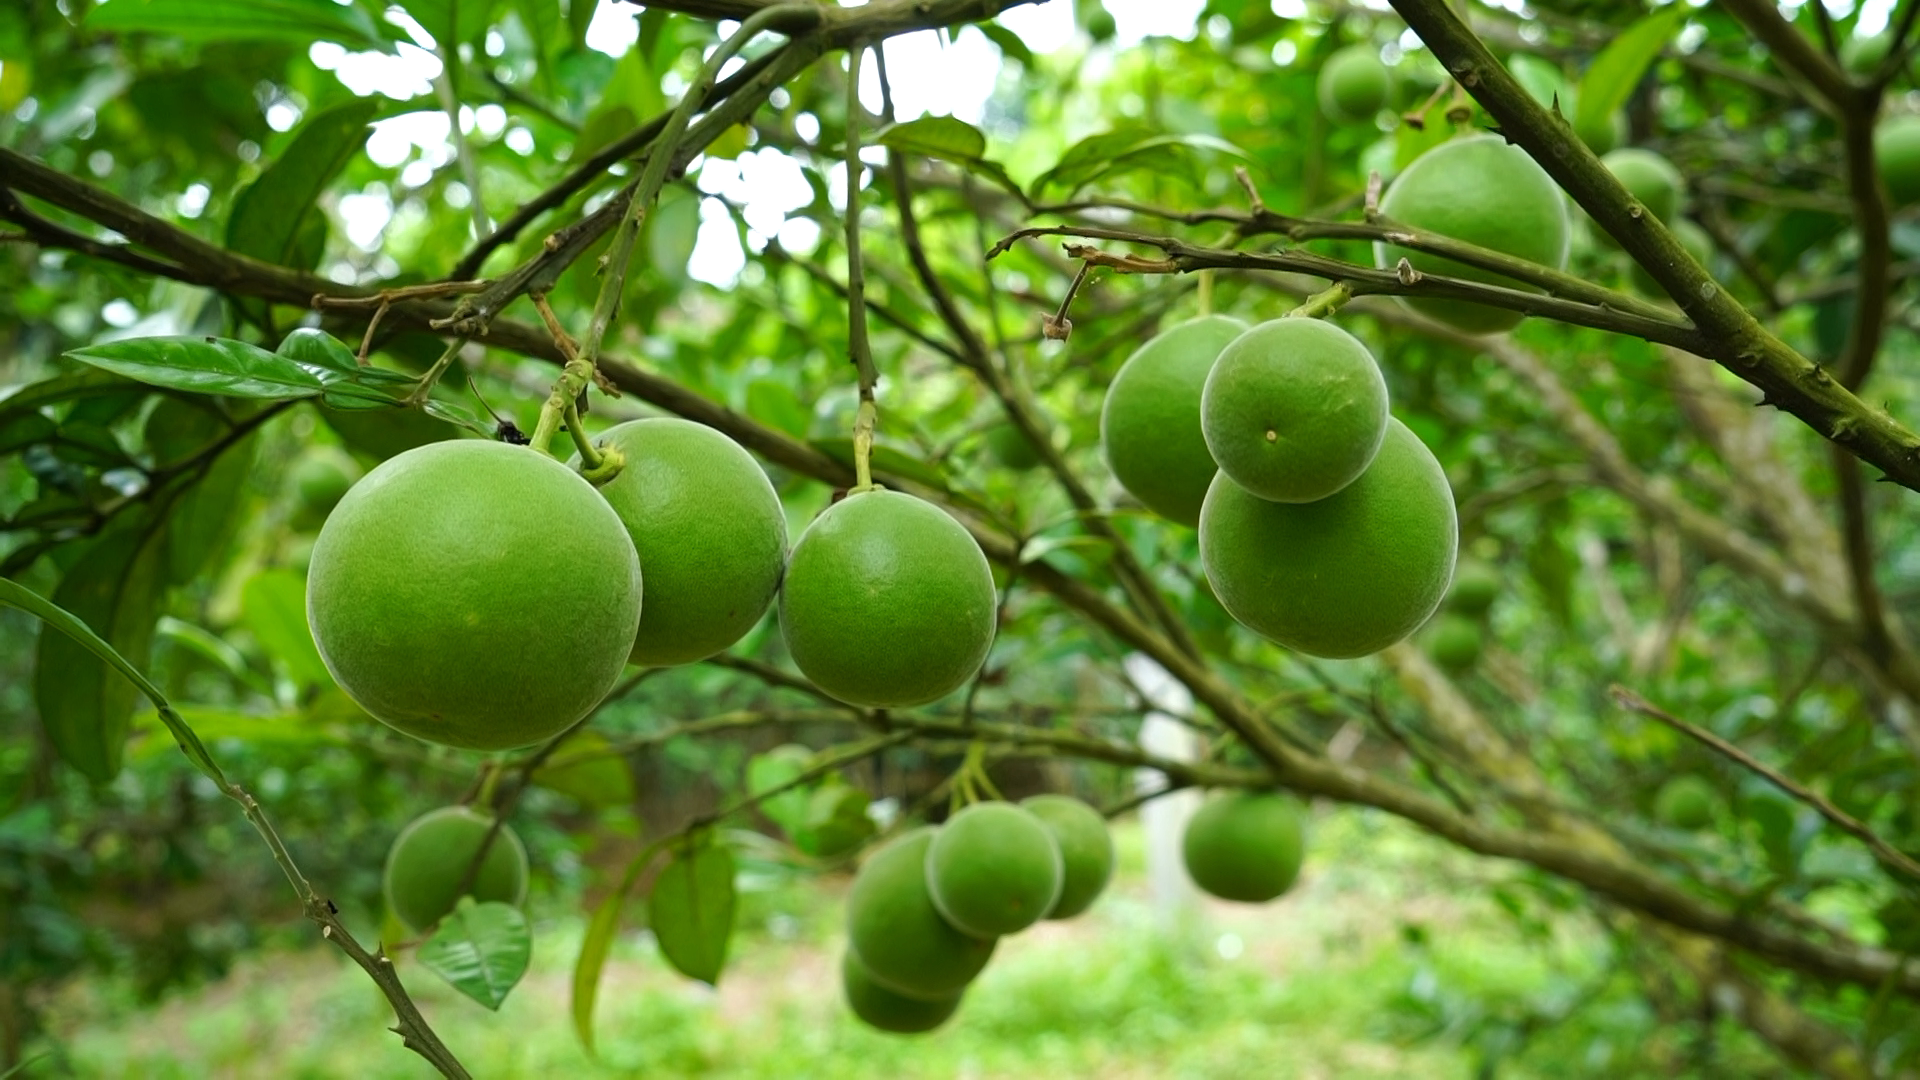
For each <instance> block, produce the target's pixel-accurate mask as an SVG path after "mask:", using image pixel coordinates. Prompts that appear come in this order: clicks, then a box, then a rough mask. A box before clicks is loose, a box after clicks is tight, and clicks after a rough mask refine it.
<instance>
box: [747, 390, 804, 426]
mask: <svg viewBox="0 0 1920 1080" xmlns="http://www.w3.org/2000/svg"><path fill="white" fill-rule="evenodd" d="M747 415H748V416H751V417H753V418H754V419H755V420H758V421H760V422H761V423H763V424H765V425H767V426H768V427H774V428H779V429H780V430H781V431H784V432H786V433H787V434H789V435H791V436H793V437H794V438H796V439H804V438H806V437H807V430H808V429H809V428H811V427H812V426H813V413H812V412H811V411H809V410H808V409H807V407H806V405H805V404H803V403H802V402H801V401H800V394H799V393H798V392H797V391H795V390H794V388H793V387H791V386H788V385H787V384H786V383H783V382H781V381H779V380H778V379H755V380H754V381H752V382H750V383H748V384H747Z"/></svg>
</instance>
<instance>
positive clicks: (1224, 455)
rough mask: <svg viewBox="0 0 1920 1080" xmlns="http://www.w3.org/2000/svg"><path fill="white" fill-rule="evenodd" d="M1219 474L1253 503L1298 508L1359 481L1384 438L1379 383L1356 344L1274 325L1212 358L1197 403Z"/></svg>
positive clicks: (1322, 330)
mask: <svg viewBox="0 0 1920 1080" xmlns="http://www.w3.org/2000/svg"><path fill="white" fill-rule="evenodd" d="M1200 430H1201V432H1202V434H1204V435H1205V436H1206V440H1207V449H1208V450H1209V451H1211V452H1212V454H1213V458H1214V460H1215V461H1217V462H1219V464H1220V472H1221V473H1222V474H1223V475H1225V476H1226V477H1227V478H1229V479H1231V480H1232V481H1233V482H1234V483H1236V484H1239V485H1240V486H1241V487H1243V488H1245V489H1247V490H1248V491H1250V492H1252V493H1253V494H1255V495H1258V496H1260V497H1261V498H1263V499H1271V500H1273V501H1274V502H1284V503H1307V502H1315V501H1318V500H1320V499H1324V498H1326V497H1327V496H1329V495H1331V494H1333V493H1334V492H1336V491H1339V490H1340V489H1342V488H1344V487H1346V486H1347V485H1348V484H1351V483H1353V482H1354V481H1355V480H1357V479H1359V478H1360V474H1361V473H1363V472H1366V471H1367V466H1368V465H1369V464H1371V463H1372V462H1373V456H1374V454H1376V453H1378V452H1379V450H1380V442H1381V440H1382V439H1384V438H1386V434H1387V382H1386V379H1384V378H1383V377H1381V374H1380V365H1379V364H1377V363H1375V362H1374V359H1373V354H1372V353H1370V352H1368V351H1367V347H1366V346H1365V345H1362V344H1361V343H1360V340H1359V339H1358V338H1356V337H1354V336H1353V335H1352V334H1349V333H1347V332H1346V331H1345V330H1342V329H1340V328H1339V327H1337V326H1334V325H1333V324H1332V323H1328V322H1323V321H1321V320H1319V319H1275V320H1273V321H1272V322H1266V323H1261V324H1260V325H1259V326H1256V327H1254V328H1253V329H1251V330H1248V331H1247V332H1246V333H1244V334H1241V335H1240V336H1239V337H1237V338H1235V339H1234V340H1233V342H1232V344H1229V345H1228V346H1227V347H1226V349H1225V350H1223V351H1222V352H1221V353H1220V359H1219V360H1218V361H1217V362H1216V363H1215V364H1214V365H1213V372H1212V374H1210V375H1208V376H1207V384H1206V389H1205V390H1204V392H1203V393H1202V394H1201V397H1200Z"/></svg>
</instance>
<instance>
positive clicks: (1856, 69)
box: [1840, 34, 1893, 75]
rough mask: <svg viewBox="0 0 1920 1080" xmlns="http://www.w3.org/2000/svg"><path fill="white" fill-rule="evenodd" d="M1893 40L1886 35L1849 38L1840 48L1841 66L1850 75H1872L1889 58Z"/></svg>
mask: <svg viewBox="0 0 1920 1080" xmlns="http://www.w3.org/2000/svg"><path fill="white" fill-rule="evenodd" d="M1892 44H1893V40H1892V39H1891V38H1889V37H1887V35H1885V34H1868V35H1866V36H1865V37H1853V38H1848V39H1847V43H1846V44H1844V45H1842V46H1840V66H1841V67H1843V68H1845V69H1847V74H1849V75H1871V74H1873V72H1874V70H1875V69H1876V68H1878V67H1879V66H1880V65H1881V63H1882V62H1884V61H1885V60H1886V58H1887V49H1888V47H1889V46H1891V45H1892Z"/></svg>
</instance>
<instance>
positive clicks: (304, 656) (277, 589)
mask: <svg viewBox="0 0 1920 1080" xmlns="http://www.w3.org/2000/svg"><path fill="white" fill-rule="evenodd" d="M240 619H241V621H242V622H244V623H245V624H246V627H247V630H248V631H249V632H251V633H252V634H253V639H254V640H255V641H258V642H259V643H260V647H261V648H263V649H265V650H266V651H267V655H269V656H271V657H273V658H274V659H275V660H278V661H280V662H281V663H282V664H285V665H286V668H287V677H288V678H291V679H292V680H293V681H294V682H295V683H297V684H299V686H300V688H301V689H303V690H304V689H307V688H309V687H314V686H332V685H333V676H332V675H331V674H329V673H328V671H327V665H326V663H325V661H323V660H321V659H320V649H319V647H318V646H316V645H314V643H313V632H312V631H311V630H309V629H308V628H307V582H306V579H305V578H302V577H301V576H300V575H299V574H296V573H294V572H293V571H292V570H286V569H279V570H262V571H261V572H259V573H257V574H255V575H253V576H252V577H251V578H248V579H247V583H246V585H244V586H242V587H241V590H240Z"/></svg>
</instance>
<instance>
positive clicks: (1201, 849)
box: [1180, 792, 1306, 904]
mask: <svg viewBox="0 0 1920 1080" xmlns="http://www.w3.org/2000/svg"><path fill="white" fill-rule="evenodd" d="M1305 843H1306V836H1305V825H1304V823H1303V822H1302V821H1301V815H1300V810H1299V807H1297V806H1296V805H1295V804H1294V802H1293V800H1292V799H1290V798H1288V797H1286V796H1284V795H1271V794H1256V793H1252V792H1231V793H1229V794H1225V795H1219V796H1216V797H1214V798H1212V799H1210V800H1208V801H1207V803H1206V804H1205V805H1203V806H1202V807H1201V808H1200V809H1199V811H1198V812H1197V813H1195V814H1194V815H1193V819H1192V820H1191V821H1189V822H1187V834H1186V836H1185V837H1184V838H1183V839H1182V841H1181V845H1180V849H1181V854H1182V855H1183V856H1184V858H1185V859H1186V864H1187V876H1188V877H1190V878H1192V879H1193V883H1194V884H1195V885H1198V886H1200V888H1202V889H1204V890H1206V891H1207V892H1209V893H1211V894H1213V895H1214V896H1217V897H1219V898H1220V899H1222V900H1238V901H1241V902H1242V903H1248V904H1262V903H1265V902H1267V901H1268V900H1271V899H1273V898H1274V897H1276V896H1279V895H1280V894H1281V893H1283V892H1286V891H1287V890H1288V889H1290V888H1292V887H1293V882H1294V879H1296V878H1298V877H1299V876H1300V858H1301V855H1302V853H1303V848H1304V846H1305Z"/></svg>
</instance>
